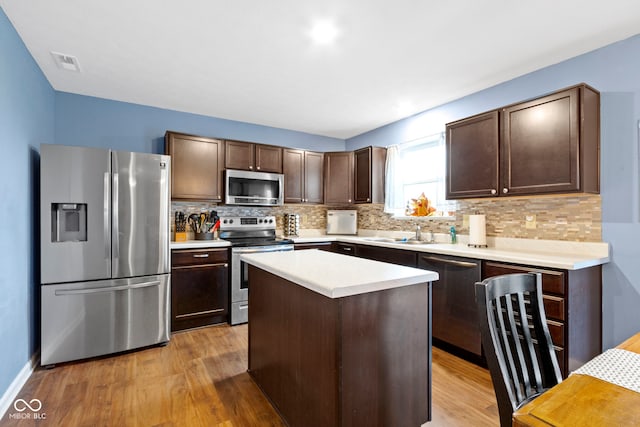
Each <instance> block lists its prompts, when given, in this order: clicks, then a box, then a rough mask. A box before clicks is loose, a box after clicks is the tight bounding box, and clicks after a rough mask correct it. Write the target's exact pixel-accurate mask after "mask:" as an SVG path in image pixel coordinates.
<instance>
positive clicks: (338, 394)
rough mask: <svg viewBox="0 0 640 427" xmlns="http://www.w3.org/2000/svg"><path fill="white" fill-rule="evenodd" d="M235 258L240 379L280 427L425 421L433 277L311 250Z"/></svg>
mask: <svg viewBox="0 0 640 427" xmlns="http://www.w3.org/2000/svg"><path fill="white" fill-rule="evenodd" d="M242 260H243V261H244V262H247V263H248V264H249V289H250V291H249V373H250V375H251V377H252V378H253V379H254V381H255V382H256V384H258V386H259V387H260V388H261V389H262V391H263V392H264V393H265V395H266V396H267V397H268V398H269V399H270V401H271V402H272V403H273V405H274V406H275V407H276V409H277V410H278V411H279V412H280V414H281V415H282V416H283V418H284V419H285V420H286V422H287V423H288V424H289V425H290V426H310V427H312V426H323V427H324V426H353V425H358V426H389V425H407V426H419V425H421V424H423V423H425V422H427V421H428V420H430V418H431V414H430V410H431V396H430V394H431V288H430V286H431V282H432V281H434V280H437V279H438V275H437V273H434V272H430V271H426V270H419V269H415V268H409V267H403V266H397V265H392V264H387V263H382V262H377V261H371V260H366V259H360V258H353V257H349V256H345V255H340V254H334V253H329V252H324V251H318V250H307V251H293V252H276V253H259V254H248V255H243V256H242Z"/></svg>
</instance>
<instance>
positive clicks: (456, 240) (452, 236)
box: [449, 226, 458, 245]
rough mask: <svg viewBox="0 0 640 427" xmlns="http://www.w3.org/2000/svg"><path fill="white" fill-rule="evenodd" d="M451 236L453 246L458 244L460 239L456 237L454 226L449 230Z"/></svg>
mask: <svg viewBox="0 0 640 427" xmlns="http://www.w3.org/2000/svg"><path fill="white" fill-rule="evenodd" d="M449 234H450V235H451V244H454V245H455V244H456V243H458V238H457V237H456V228H455V227H454V226H451V228H450V229H449Z"/></svg>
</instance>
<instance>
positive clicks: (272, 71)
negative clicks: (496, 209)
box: [0, 0, 640, 139]
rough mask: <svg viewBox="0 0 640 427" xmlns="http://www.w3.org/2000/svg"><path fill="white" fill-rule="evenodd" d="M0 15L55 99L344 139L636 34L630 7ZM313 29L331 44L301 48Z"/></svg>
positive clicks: (227, 7) (377, 4)
mask: <svg viewBox="0 0 640 427" xmlns="http://www.w3.org/2000/svg"><path fill="white" fill-rule="evenodd" d="M0 5H1V6H2V8H3V9H4V11H5V13H6V14H7V16H8V17H9V19H10V20H11V22H12V23H13V25H14V26H15V28H16V29H17V31H18V33H19V34H20V37H21V38H22V39H23V40H24V42H25V44H26V46H27V48H28V49H29V51H30V52H31V54H32V55H33V57H34V58H35V60H36V61H37V63H38V65H39V66H40V68H42V71H43V72H44V74H45V75H46V77H47V79H48V80H49V82H50V83H51V85H52V86H53V88H54V89H55V90H58V91H63V92H71V93H77V94H82V95H90V96H96V97H100V98H107V99H113V100H118V101H125V102H132V103H137V104H144V105H150V106H155V107H160V108H167V109H171V110H177V111H184V112H190V113H196V114H202V115H207V116H214V117H220V118H225V119H231V120H238V121H242V122H249V123H256V124H261V125H266V126H273V127H279V128H285V129H292V130H297V131H302V132H308V133H312V134H318V135H325V136H331V137H336V138H341V139H345V138H349V137H352V136H356V135H358V134H361V133H363V132H366V131H369V130H371V129H375V128H377V127H379V126H382V125H384V124H387V123H390V122H393V121H396V120H398V119H400V118H403V117H407V116H410V115H412V114H415V113H417V112H420V111H424V110H426V109H429V108H431V107H434V106H436V105H440V104H443V103H445V102H448V101H451V100H454V99H457V98H459V97H462V96H464V95H467V94H470V93H473V92H476V91H478V90H481V89H485V88H487V87H490V86H493V85H495V84H497V83H500V82H503V81H506V80H509V79H512V78H514V77H517V76H519V75H522V74H526V73H528V72H530V71H533V70H536V69H539V68H541V67H544V66H547V65H551V64H554V63H557V62H560V61H562V60H564V59H567V58H570V57H573V56H576V55H579V54H581V53H584V52H588V51H590V50H593V49H595V48H598V47H602V46H604V45H607V44H610V43H612V42H615V41H618V40H622V39H624V38H627V37H630V36H632V35H635V34H637V33H638V32H640V1H638V0H608V1H601V0H600V1H587V2H585V1H583V0H537V1H528V2H525V1H522V0H485V1H478V0H453V1H433V0H431V1H430V0H395V1H388V0H342V1H340V0H322V1H320V0H315V1H313V0H233V1H228V0H227V1H219V0H180V1H168V0H108V1H106V0H103V1H99V0H95V1H86V0H0ZM318 19H330V20H333V22H334V23H335V25H336V27H337V28H338V31H339V35H338V39H337V41H336V42H335V44H333V45H315V44H313V42H312V41H311V40H310V38H309V36H308V33H309V31H310V27H311V25H312V24H313V23H314V22H315V20H318ZM51 51H56V52H61V53H64V54H68V55H73V56H76V57H77V58H78V61H79V63H80V66H81V69H82V72H81V73H75V72H69V71H64V70H61V69H59V68H58V67H57V66H56V63H55V61H54V59H53V57H52V55H51V53H50V52H51ZM2 60H8V59H7V58H3V59H2ZM576 83H578V82H576ZM399 106H404V109H403V110H402V111H399Z"/></svg>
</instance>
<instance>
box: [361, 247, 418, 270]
mask: <svg viewBox="0 0 640 427" xmlns="http://www.w3.org/2000/svg"><path fill="white" fill-rule="evenodd" d="M417 255H418V254H417V252H414V251H405V250H402V249H394V248H384V247H380V246H367V245H357V247H356V256H359V257H361V258H366V259H372V260H375V261H382V262H388V263H390V264H398V265H405V266H407V267H415V266H416V265H417V261H416V259H417Z"/></svg>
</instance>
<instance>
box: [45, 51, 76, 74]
mask: <svg viewBox="0 0 640 427" xmlns="http://www.w3.org/2000/svg"><path fill="white" fill-rule="evenodd" d="M51 55H52V56H53V59H54V61H56V64H57V65H58V68H61V69H63V70H67V71H75V72H77V73H79V72H80V63H79V62H78V58H76V57H75V56H73V55H67V54H66V53H60V52H51Z"/></svg>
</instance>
